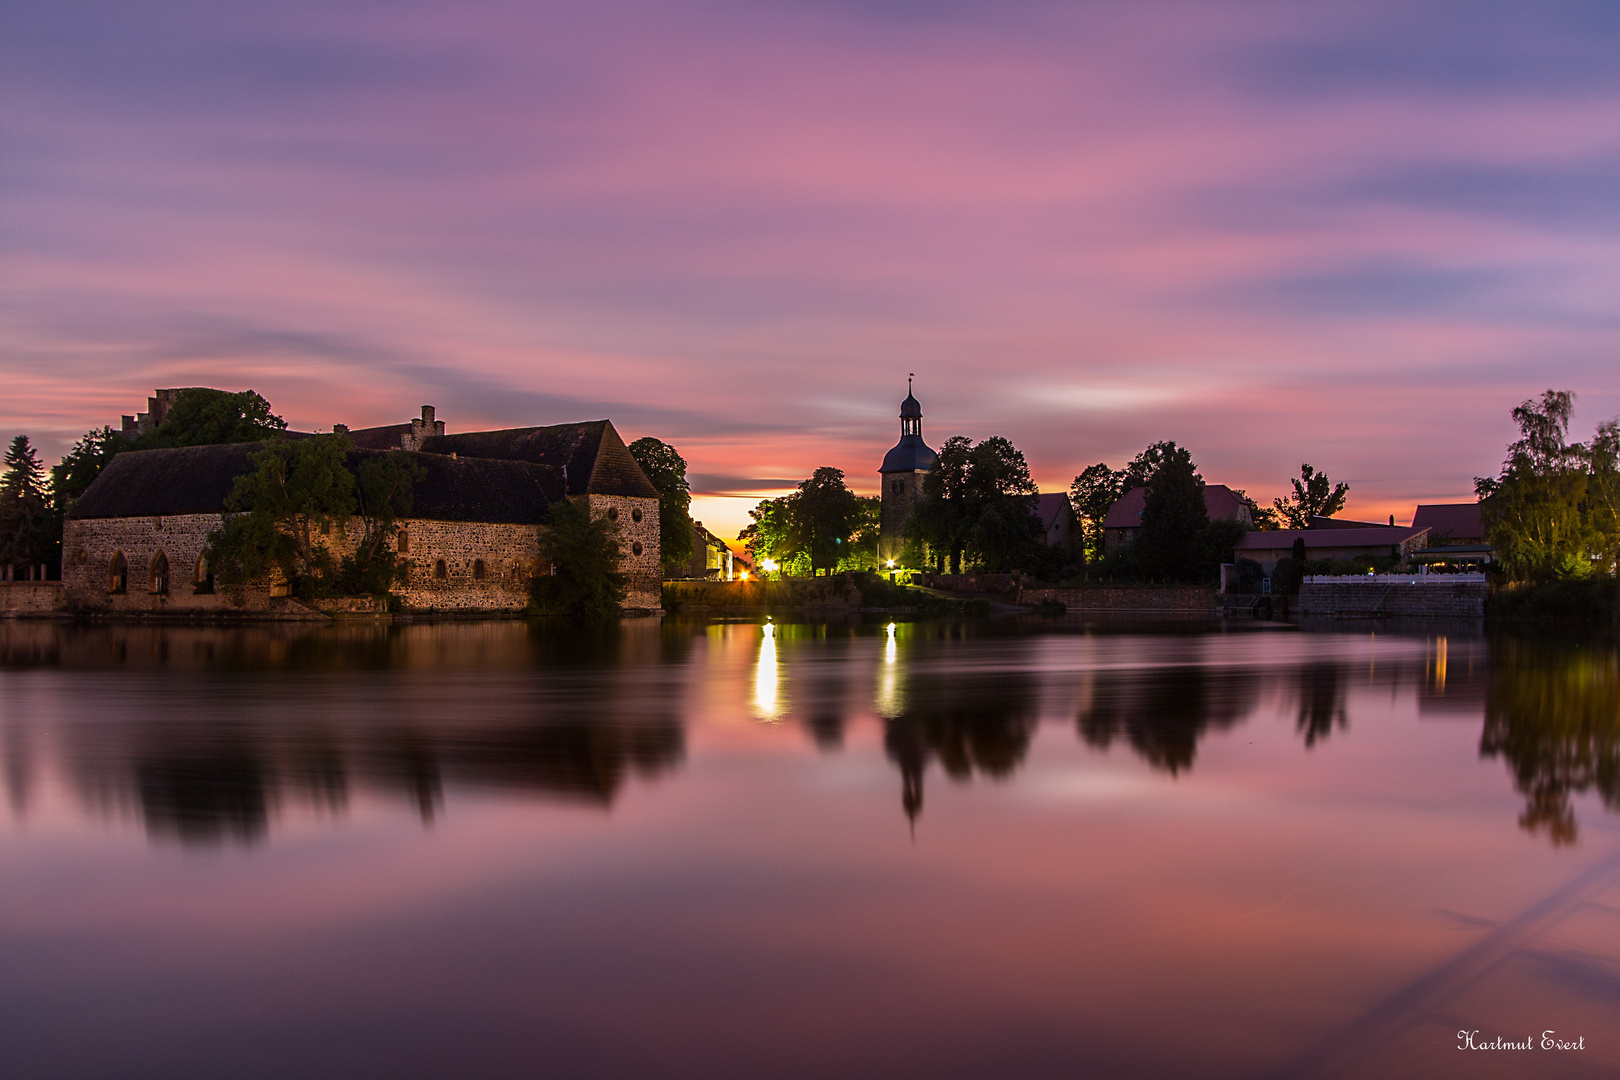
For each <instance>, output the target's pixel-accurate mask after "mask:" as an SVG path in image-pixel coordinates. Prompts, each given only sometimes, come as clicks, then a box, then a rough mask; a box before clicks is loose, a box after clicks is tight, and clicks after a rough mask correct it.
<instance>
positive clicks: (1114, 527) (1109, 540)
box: [1103, 484, 1254, 551]
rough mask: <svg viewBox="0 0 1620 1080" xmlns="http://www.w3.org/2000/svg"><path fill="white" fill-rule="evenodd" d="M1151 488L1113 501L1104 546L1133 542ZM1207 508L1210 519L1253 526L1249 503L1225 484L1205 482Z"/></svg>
mask: <svg viewBox="0 0 1620 1080" xmlns="http://www.w3.org/2000/svg"><path fill="white" fill-rule="evenodd" d="M1148 490H1149V489H1148V488H1145V487H1134V488H1131V490H1129V491H1127V492H1126V493H1125V494H1123V495H1121V496H1120V497H1119V498H1117V499H1115V500H1114V504H1113V505H1112V506H1110V507H1109V508H1108V514H1107V516H1106V517H1104V518H1103V547H1104V549H1106V550H1108V551H1113V550H1114V549H1116V548H1122V547H1125V546H1126V545H1127V544H1130V543H1133V542H1134V541H1135V540H1136V538H1137V536H1138V535H1139V534H1140V533H1141V531H1142V511H1143V510H1144V509H1146V507H1147V497H1148ZM1204 511H1205V512H1206V513H1207V514H1209V520H1211V521H1220V520H1222V519H1223V518H1226V519H1230V520H1232V521H1241V522H1243V523H1244V524H1245V525H1249V526H1251V527H1252V526H1253V525H1254V515H1253V514H1252V513H1250V512H1249V504H1248V503H1247V502H1245V501H1244V500H1243V498H1242V497H1241V496H1239V495H1238V493H1237V492H1235V491H1233V490H1232V489H1231V488H1229V487H1227V486H1226V485H1225V484H1205V485H1204Z"/></svg>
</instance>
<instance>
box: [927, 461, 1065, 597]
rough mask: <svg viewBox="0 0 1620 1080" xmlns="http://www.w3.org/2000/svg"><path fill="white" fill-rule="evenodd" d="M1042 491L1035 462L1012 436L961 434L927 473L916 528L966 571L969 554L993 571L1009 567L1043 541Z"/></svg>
mask: <svg viewBox="0 0 1620 1080" xmlns="http://www.w3.org/2000/svg"><path fill="white" fill-rule="evenodd" d="M1038 493H1039V489H1038V488H1036V486H1035V481H1034V480H1033V479H1032V478H1031V477H1030V475H1029V464H1028V463H1027V462H1026V461H1025V460H1024V455H1023V453H1022V452H1021V451H1019V449H1018V448H1017V447H1016V446H1014V445H1013V444H1012V442H1011V441H1010V440H1008V439H1005V438H1002V437H1001V436H999V435H993V436H991V437H990V438H988V439H985V440H983V441H982V442H979V443H978V444H976V445H975V444H974V443H972V442H971V441H970V440H968V439H967V438H965V437H964V436H961V435H955V436H952V437H951V438H949V439H947V440H945V445H944V446H943V447H941V448H940V452H939V458H938V460H937V461H936V462H935V463H934V468H933V470H932V471H930V472H929V474H928V475H927V476H926V477H925V478H924V479H923V495H924V499H923V502H922V505H921V506H919V507H918V508H917V511H916V513H915V514H914V515H913V523H912V526H911V528H912V530H913V532H914V533H915V534H916V535H917V536H918V538H920V539H922V540H924V541H925V542H926V543H927V544H928V545H929V547H930V548H932V549H933V550H934V552H935V553H936V558H939V559H943V558H944V557H945V556H947V555H948V556H949V558H950V563H951V572H952V573H953V574H954V573H961V569H962V559H963V557H964V556H965V557H966V558H967V559H968V561H969V562H972V563H976V564H977V565H978V566H980V567H981V568H983V569H984V570H987V571H989V572H990V573H1001V572H1005V571H1007V570H1011V569H1014V568H1015V567H1017V566H1018V565H1019V564H1020V563H1022V562H1024V561H1026V560H1027V559H1029V558H1030V557H1031V556H1032V555H1033V553H1034V551H1033V549H1034V545H1036V544H1038V543H1040V522H1039V521H1038V520H1037V519H1036V517H1035V496H1036V495H1037V494H1038Z"/></svg>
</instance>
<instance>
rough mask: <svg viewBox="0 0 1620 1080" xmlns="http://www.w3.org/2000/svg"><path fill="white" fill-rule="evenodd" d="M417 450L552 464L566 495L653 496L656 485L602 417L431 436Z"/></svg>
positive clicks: (655, 496) (655, 493)
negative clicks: (562, 473)
mask: <svg viewBox="0 0 1620 1080" xmlns="http://www.w3.org/2000/svg"><path fill="white" fill-rule="evenodd" d="M422 452H423V453H426V454H457V455H459V456H461V457H467V458H494V459H497V460H502V461H528V462H532V463H533V464H536V465H555V466H557V467H559V468H562V469H564V470H565V471H566V475H567V478H568V494H570V495H587V494H589V495H627V496H632V497H635V498H643V499H656V498H658V489H657V488H655V487H653V486H652V481H650V480H648V479H647V477H646V474H644V473H643V472H642V471H641V466H639V465H637V464H636V459H635V458H633V457H631V456H630V449H629V447H627V446H625V444H624V440H623V439H621V438H619V433H618V432H617V431H615V430H614V428H613V424H612V423H611V422H609V421H607V420H591V421H587V422H586V423H583V424H554V425H552V426H550V427H527V428H506V429H504V430H502V431H468V432H463V433H461V434H459V435H433V436H430V437H428V438H427V439H424V440H423V441H422Z"/></svg>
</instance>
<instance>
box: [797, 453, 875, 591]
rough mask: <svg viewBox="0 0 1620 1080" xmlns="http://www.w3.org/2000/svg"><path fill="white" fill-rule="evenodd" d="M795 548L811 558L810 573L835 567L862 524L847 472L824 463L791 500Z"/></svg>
mask: <svg viewBox="0 0 1620 1080" xmlns="http://www.w3.org/2000/svg"><path fill="white" fill-rule="evenodd" d="M788 505H789V510H788V523H789V536H790V537H791V540H792V543H793V547H794V548H795V549H796V550H798V551H803V552H805V553H806V554H808V555H809V557H810V572H811V574H814V573H815V572H816V571H818V570H822V569H825V570H835V569H837V567H838V564H839V562H840V561H841V560H842V559H843V557H844V553H845V551H846V549H847V547H848V545H849V542H850V538H851V537H852V536H853V535H854V534H855V531H856V529H857V527H858V526H859V525H860V524H861V518H862V506H861V502H860V497H859V496H857V495H856V494H855V493H854V492H853V491H851V490H849V488H848V487H846V486H845V485H844V471H843V470H842V469H834V468H831V467H830V466H824V467H822V468H820V469H817V470H816V471H815V472H814V473H812V474H811V476H810V478H809V479H808V480H805V481H803V482H802V483H800V484H799V490H798V491H797V492H795V493H794V494H793V495H791V496H789V499H788Z"/></svg>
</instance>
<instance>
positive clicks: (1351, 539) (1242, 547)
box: [1233, 525, 1428, 551]
mask: <svg viewBox="0 0 1620 1080" xmlns="http://www.w3.org/2000/svg"><path fill="white" fill-rule="evenodd" d="M1427 531H1428V530H1427V529H1417V528H1412V527H1410V526H1407V525H1372V526H1365V525H1364V526H1361V527H1360V528H1352V529H1276V530H1273V531H1271V532H1249V533H1244V534H1243V538H1242V539H1241V540H1239V541H1238V542H1237V543H1236V544H1235V545H1233V546H1234V547H1235V548H1236V549H1237V550H1238V551H1272V550H1276V549H1279V548H1291V547H1293V546H1294V541H1295V540H1296V539H1299V538H1301V537H1303V538H1304V540H1305V550H1306V551H1309V550H1311V549H1312V548H1356V547H1369V548H1387V547H1393V546H1395V545H1396V544H1404V543H1406V542H1407V541H1408V540H1410V539H1412V537H1414V536H1419V535H1421V534H1423V533H1425V532H1427Z"/></svg>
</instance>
